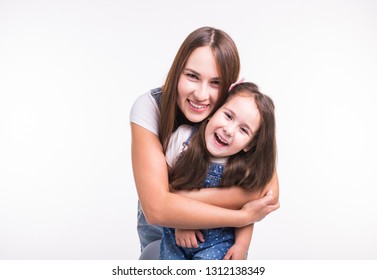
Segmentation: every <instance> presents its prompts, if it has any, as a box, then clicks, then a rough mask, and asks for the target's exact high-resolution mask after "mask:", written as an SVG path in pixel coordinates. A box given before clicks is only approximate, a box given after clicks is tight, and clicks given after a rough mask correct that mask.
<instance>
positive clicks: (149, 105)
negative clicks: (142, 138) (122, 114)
mask: <svg viewBox="0 0 377 280" xmlns="http://www.w3.org/2000/svg"><path fill="white" fill-rule="evenodd" d="M161 94H162V90H161V88H155V89H152V90H149V91H148V92H146V93H144V94H142V95H140V96H139V97H138V98H137V99H136V100H135V102H134V103H133V105H132V107H131V111H130V121H131V122H132V123H135V124H138V125H140V126H142V127H144V128H146V129H148V130H150V131H151V132H153V133H154V134H156V135H158V119H159V117H160V109H159V102H160V98H161Z"/></svg>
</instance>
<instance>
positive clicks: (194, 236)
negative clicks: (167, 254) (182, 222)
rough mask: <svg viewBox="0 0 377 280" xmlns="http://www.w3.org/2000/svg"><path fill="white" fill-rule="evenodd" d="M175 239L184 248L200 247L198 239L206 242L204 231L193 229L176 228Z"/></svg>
mask: <svg viewBox="0 0 377 280" xmlns="http://www.w3.org/2000/svg"><path fill="white" fill-rule="evenodd" d="M175 240H176V243H177V245H178V246H180V247H183V248H198V247H199V244H198V240H199V241H200V242H204V237H203V233H202V232H201V231H200V230H193V229H175Z"/></svg>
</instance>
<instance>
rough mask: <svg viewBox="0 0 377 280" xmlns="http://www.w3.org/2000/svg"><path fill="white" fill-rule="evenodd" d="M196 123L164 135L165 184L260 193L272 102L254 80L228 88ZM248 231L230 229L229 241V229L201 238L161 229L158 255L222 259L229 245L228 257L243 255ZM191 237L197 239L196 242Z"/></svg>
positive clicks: (271, 146)
mask: <svg viewBox="0 0 377 280" xmlns="http://www.w3.org/2000/svg"><path fill="white" fill-rule="evenodd" d="M197 127H198V126H188V125H184V126H180V127H179V128H178V129H177V131H176V132H175V133H173V135H172V137H171V138H170V141H169V145H168V149H167V152H166V160H167V163H168V165H169V166H170V167H171V170H170V183H171V188H172V189H173V190H194V189H200V188H202V187H203V186H204V187H227V186H233V185H238V186H241V187H243V188H244V189H247V190H249V191H250V192H254V193H262V191H263V189H264V187H265V186H266V184H267V183H268V182H269V181H270V180H271V178H272V176H273V173H274V171H275V158H276V141H275V117H274V104H273V101H272V100H271V99H270V98H269V97H268V96H266V95H264V94H262V93H260V92H259V90H258V87H257V86H256V85H255V84H253V83H246V82H241V83H239V84H236V85H235V86H234V87H233V88H231V90H230V92H229V96H228V98H227V100H226V102H225V104H224V105H223V106H222V107H221V108H220V109H219V110H218V111H216V113H214V114H213V116H212V117H210V118H209V121H208V122H207V123H204V124H202V125H201V126H199V128H198V132H197V133H195V132H196V130H197ZM188 144H189V146H188ZM193 211H195V209H194V210H193ZM251 233H252V227H251V226H249V227H247V228H241V229H236V241H235V233H234V228H231V227H226V228H214V229H207V230H204V231H203V235H204V236H203V235H202V233H201V232H200V231H196V232H195V231H192V230H190V231H187V230H186V231H185V230H184V231H182V230H174V229H173V228H167V227H165V228H164V229H163V239H162V242H161V252H160V253H161V255H160V258H161V259H196V260H197V259H207V260H208V259H211V260H213V259H223V258H224V256H225V255H226V253H227V252H228V250H229V249H230V248H231V247H232V246H236V247H237V249H236V250H230V252H231V253H230V256H228V258H229V259H237V258H241V259H242V258H246V254H247V250H248V247H249V244H250V238H251ZM196 237H198V239H199V240H200V241H202V242H201V243H200V244H199V245H197V243H196V242H195V241H196V240H195V239H196ZM203 237H204V240H203ZM235 242H236V243H235ZM176 243H177V244H178V245H181V246H177V245H176ZM240 244H242V246H239V245H240ZM184 247H185V248H184ZM239 256H241V257H239ZM242 256H244V257H242Z"/></svg>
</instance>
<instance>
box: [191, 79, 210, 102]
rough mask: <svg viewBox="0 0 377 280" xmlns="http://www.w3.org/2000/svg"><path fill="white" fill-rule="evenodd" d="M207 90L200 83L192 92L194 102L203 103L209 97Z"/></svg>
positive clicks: (204, 85) (203, 84)
mask: <svg viewBox="0 0 377 280" xmlns="http://www.w3.org/2000/svg"><path fill="white" fill-rule="evenodd" d="M208 90H209V88H208V86H207V85H206V84H205V83H201V84H199V85H198V87H197V88H196V89H195V91H194V97H195V99H196V101H205V100H207V99H208V97H209V91H208Z"/></svg>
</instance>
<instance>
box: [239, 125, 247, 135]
mask: <svg viewBox="0 0 377 280" xmlns="http://www.w3.org/2000/svg"><path fill="white" fill-rule="evenodd" d="M241 131H242V132H243V133H245V134H247V135H249V130H247V128H244V127H241Z"/></svg>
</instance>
